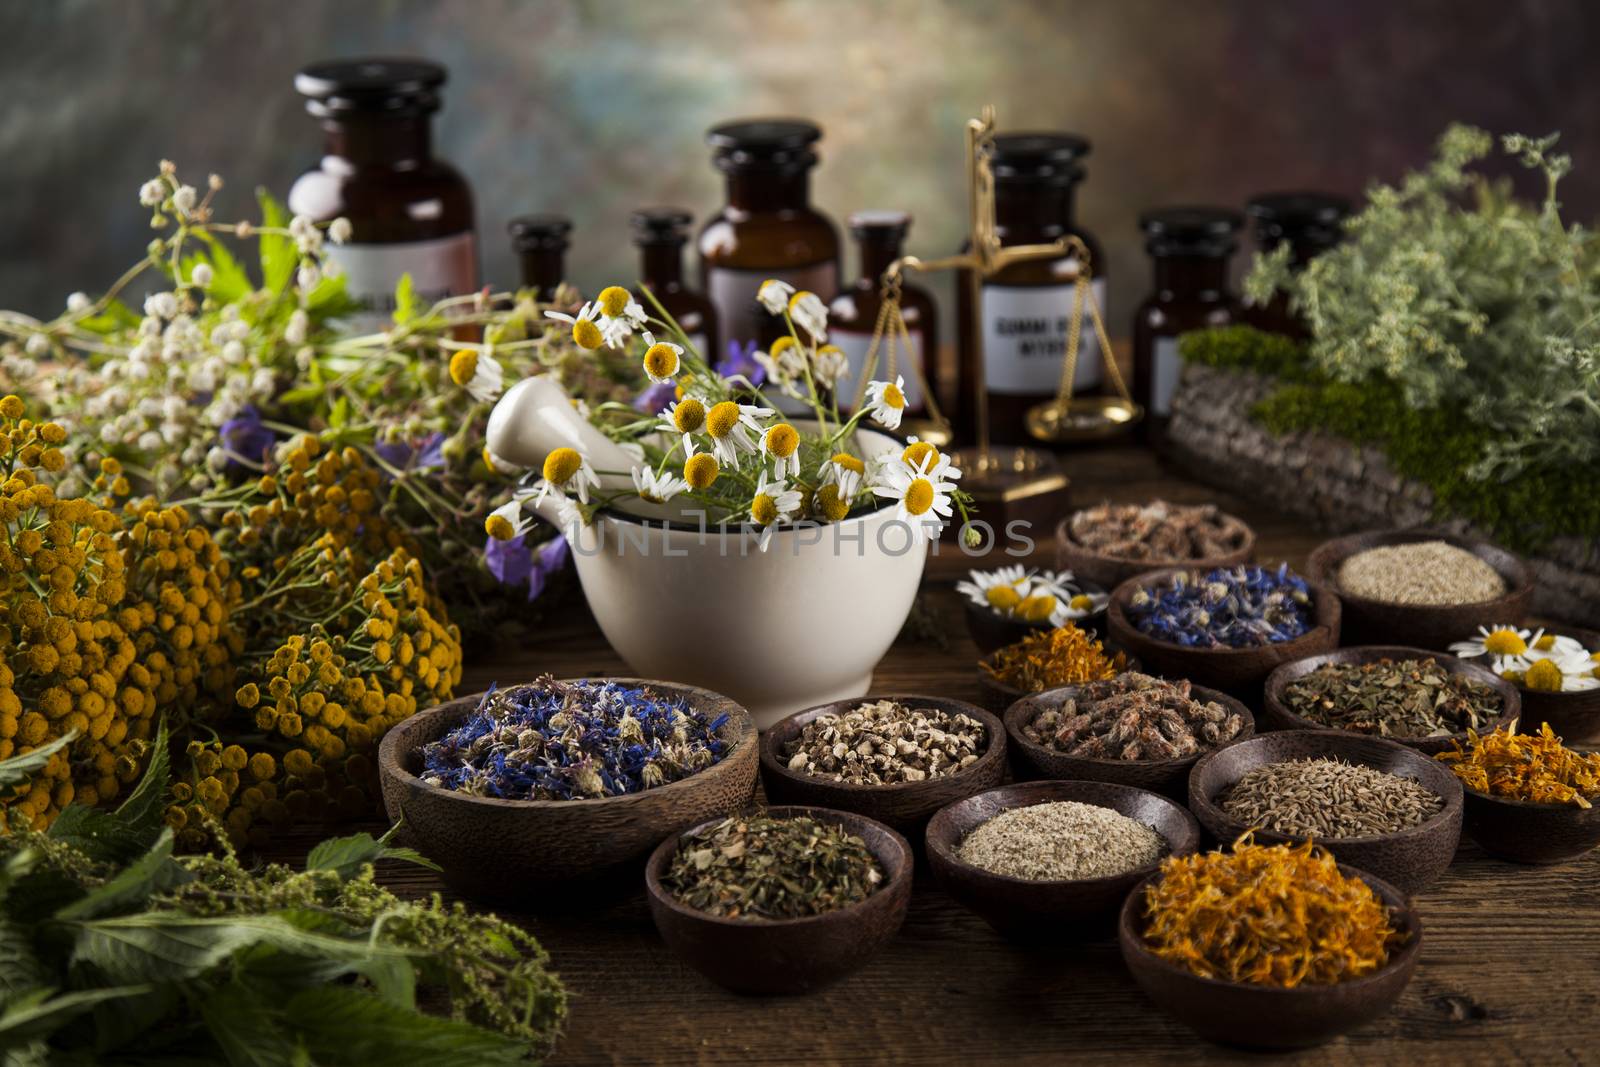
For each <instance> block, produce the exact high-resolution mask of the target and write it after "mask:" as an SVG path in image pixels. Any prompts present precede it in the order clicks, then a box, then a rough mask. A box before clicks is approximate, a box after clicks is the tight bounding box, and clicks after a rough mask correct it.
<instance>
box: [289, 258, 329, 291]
mask: <svg viewBox="0 0 1600 1067" xmlns="http://www.w3.org/2000/svg"><path fill="white" fill-rule="evenodd" d="M294 280H295V284H296V285H298V286H299V287H300V289H301V291H302V292H310V291H311V290H312V289H315V288H316V287H317V283H318V282H320V281H322V271H321V270H319V269H318V268H317V265H316V264H315V263H302V264H301V265H300V269H299V270H297V271H295V272H294Z"/></svg>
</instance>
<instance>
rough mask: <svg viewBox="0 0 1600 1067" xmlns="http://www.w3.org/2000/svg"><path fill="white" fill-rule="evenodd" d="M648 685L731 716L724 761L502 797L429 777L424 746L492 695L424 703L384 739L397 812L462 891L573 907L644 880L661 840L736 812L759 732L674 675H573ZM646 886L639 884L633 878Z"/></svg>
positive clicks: (388, 785) (747, 787)
mask: <svg viewBox="0 0 1600 1067" xmlns="http://www.w3.org/2000/svg"><path fill="white" fill-rule="evenodd" d="M569 680H570V681H585V682H595V681H617V682H622V683H624V684H626V685H629V686H641V685H647V686H649V687H651V688H652V689H655V690H658V691H659V692H661V693H662V694H663V695H666V696H669V697H677V696H681V697H686V698H688V700H689V701H691V702H692V703H693V705H694V706H695V707H696V708H699V709H702V710H704V711H706V712H707V713H710V714H712V715H722V714H726V715H727V716H728V721H727V723H726V724H725V725H724V726H723V727H722V731H721V736H722V737H724V738H727V739H728V740H729V741H731V742H732V745H731V746H730V748H729V749H728V751H727V753H726V754H725V755H724V756H723V758H722V759H721V760H720V761H719V762H718V763H716V764H714V765H712V766H711V767H708V768H706V769H705V770H703V771H701V772H699V773H698V774H694V775H691V776H690V777H688V778H683V779H680V780H678V781H676V782H670V783H668V784H666V785H661V786H657V787H655V788H654V789H646V790H644V791H643V792H640V793H631V794H628V795H626V796H618V797H602V798H599V799H594V800H502V799H499V798H497V797H477V796H468V795H467V794H465V793H458V792H455V791H454V790H450V789H441V788H439V787H438V786H432V785H428V784H427V783H426V782H424V781H423V780H422V779H421V778H420V777H418V771H420V770H421V768H422V749H423V746H424V745H426V744H428V743H429V742H430V741H435V740H438V739H439V738H440V737H442V736H443V735H444V734H445V733H447V732H448V731H450V730H451V729H453V728H455V727H456V726H459V725H460V724H461V723H462V722H463V721H465V720H466V719H467V717H468V716H469V715H471V714H472V713H473V712H474V711H476V710H477V708H478V704H479V703H480V701H481V700H482V694H481V693H480V694H478V695H477V696H470V697H464V698H462V699H460V700H453V701H451V702H450V703H448V704H441V705H439V706H438V707H434V708H429V709H427V710H426V711H420V712H418V713H417V714H415V715H413V716H411V717H410V718H409V719H406V720H405V721H404V722H402V723H400V724H399V725H398V726H396V727H394V729H392V730H390V731H389V732H388V733H387V734H385V735H384V738H383V743H382V744H381V745H380V746H379V748H378V774H379V778H380V780H381V782H382V785H383V803H384V807H385V809H386V810H387V811H388V815H389V819H390V820H391V821H394V822H400V823H403V824H404V827H405V829H404V833H405V834H406V835H407V837H408V840H409V841H410V842H411V843H413V844H415V845H416V847H417V848H418V849H419V850H420V851H421V852H422V853H423V854H424V855H425V856H427V857H428V858H430V859H432V860H433V861H434V862H435V863H437V864H439V866H440V868H441V869H442V874H443V877H444V880H445V882H447V883H448V884H449V885H450V887H451V888H452V889H454V890H456V891H457V892H459V893H461V894H463V895H464V896H470V897H476V898H480V899H497V900H501V901H507V902H509V903H514V904H515V905H516V906H517V907H518V908H519V909H523V910H526V909H530V908H535V907H538V906H539V905H540V904H542V903H544V902H545V901H546V900H547V899H548V900H549V901H550V902H551V903H556V902H558V901H560V902H563V903H570V902H572V901H573V900H579V899H583V898H584V897H586V896H587V895H588V894H589V893H590V892H591V891H593V890H594V889H595V888H597V887H601V886H605V885H607V884H609V883H618V882H622V881H624V880H625V879H626V880H631V878H632V877H637V871H638V868H639V865H640V863H641V862H642V861H643V860H644V858H645V857H646V856H648V855H649V853H650V850H651V849H652V848H654V847H655V846H656V844H657V843H658V842H660V840H661V839H662V838H663V837H666V836H668V835H671V834H673V833H675V832H677V831H679V830H682V829H683V828H684V827H687V826H693V825H695V824H696V823H701V822H704V821H706V820H707V819H710V818H713V817H720V816H723V815H727V814H730V813H732V812H735V811H738V810H740V809H741V808H743V807H744V806H745V805H746V804H748V803H749V801H750V798H751V795H752V794H753V793H754V791H755V782H756V764H757V759H756V729H755V724H754V723H752V722H751V721H750V714H749V712H747V711H745V709H744V708H742V707H740V706H739V705H738V704H735V703H734V702H733V701H731V700H729V699H728V698H727V697H724V696H720V695H718V694H716V693H712V692H709V691H708V690H705V689H696V688H695V687H693V686H687V685H678V684H676V683H674V682H654V681H644V680H641V679H636V678H614V679H613V678H607V679H569ZM634 884H637V883H634Z"/></svg>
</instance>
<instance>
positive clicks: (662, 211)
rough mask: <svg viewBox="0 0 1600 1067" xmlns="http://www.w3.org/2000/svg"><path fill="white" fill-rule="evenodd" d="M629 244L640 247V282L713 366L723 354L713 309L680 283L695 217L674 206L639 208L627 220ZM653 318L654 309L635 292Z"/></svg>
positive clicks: (703, 298)
mask: <svg viewBox="0 0 1600 1067" xmlns="http://www.w3.org/2000/svg"><path fill="white" fill-rule="evenodd" d="M630 221H631V223H632V225H633V243H634V244H635V245H637V246H638V247H639V281H640V282H641V283H642V284H643V286H644V288H646V289H649V290H650V295H651V296H653V297H655V299H656V300H657V301H658V302H659V303H660V304H661V306H662V307H663V308H665V309H666V312H667V314H669V315H671V316H672V317H673V319H674V320H676V322H677V323H678V326H679V327H680V328H681V329H682V330H683V332H684V333H685V334H686V335H687V336H688V338H689V343H690V344H691V345H693V346H694V349H695V351H696V352H699V353H700V356H701V358H703V359H705V360H706V361H707V362H709V363H711V364H713V365H715V364H716V363H717V362H718V361H719V360H721V359H722V358H723V356H724V355H725V353H724V352H722V351H721V350H720V349H719V348H718V343H719V336H718V330H717V309H716V308H714V307H712V306H711V301H710V300H709V299H707V298H706V297H705V296H704V295H703V294H701V293H697V292H695V291H694V290H693V289H690V288H689V287H688V286H687V285H685V284H684V281H683V247H684V245H686V244H688V243H689V227H690V226H691V225H693V223H694V216H693V215H690V214H689V213H688V212H687V211H684V210H682V209H681V208H675V207H656V208H643V209H641V210H639V211H635V212H634V213H633V215H632V217H631V219H630ZM637 295H638V298H639V300H640V302H641V303H642V304H643V305H644V309H645V311H646V312H648V313H649V314H650V315H651V316H652V317H654V316H655V314H656V310H655V308H654V307H653V306H651V304H650V302H649V300H647V299H646V298H645V294H644V293H642V292H641V293H638V294H637Z"/></svg>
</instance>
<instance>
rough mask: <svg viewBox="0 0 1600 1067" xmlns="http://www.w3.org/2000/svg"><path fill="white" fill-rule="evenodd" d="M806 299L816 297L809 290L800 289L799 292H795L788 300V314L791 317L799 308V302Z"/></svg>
mask: <svg viewBox="0 0 1600 1067" xmlns="http://www.w3.org/2000/svg"><path fill="white" fill-rule="evenodd" d="M807 297H811V298H812V299H816V297H815V296H814V295H813V294H812V293H811V292H810V290H807V289H801V290H800V291H799V292H797V293H795V294H794V295H793V296H791V297H790V298H789V314H791V315H793V314H794V313H795V310H796V309H797V308H798V307H799V306H800V302H801V301H802V300H804V299H806V298H807Z"/></svg>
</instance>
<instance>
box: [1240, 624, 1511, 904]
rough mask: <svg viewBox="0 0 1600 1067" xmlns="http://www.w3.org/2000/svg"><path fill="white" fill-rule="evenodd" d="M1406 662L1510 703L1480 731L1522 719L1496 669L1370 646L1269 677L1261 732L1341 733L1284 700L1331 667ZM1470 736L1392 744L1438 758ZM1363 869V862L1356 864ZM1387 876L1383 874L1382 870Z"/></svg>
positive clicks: (1285, 668) (1401, 647)
mask: <svg viewBox="0 0 1600 1067" xmlns="http://www.w3.org/2000/svg"><path fill="white" fill-rule="evenodd" d="M1384 659H1390V660H1402V659H1431V660H1434V661H1435V662H1437V663H1438V664H1439V665H1440V666H1441V667H1443V668H1444V669H1445V670H1447V671H1449V672H1450V673H1451V674H1459V675H1463V676H1465V677H1467V678H1471V679H1472V680H1473V681H1475V682H1482V683H1483V684H1484V685H1487V686H1489V687H1491V688H1493V689H1494V691H1495V692H1497V693H1499V694H1500V699H1501V700H1502V701H1504V705H1503V707H1502V710H1501V713H1500V714H1499V715H1498V716H1496V717H1495V718H1494V719H1491V720H1490V721H1489V724H1488V726H1487V727H1486V728H1485V729H1484V730H1483V731H1480V732H1483V733H1487V732H1488V731H1490V730H1493V729H1494V728H1495V727H1497V726H1500V725H1501V724H1503V723H1509V722H1511V721H1513V720H1514V719H1516V717H1517V715H1518V713H1519V711H1520V710H1521V707H1522V698H1521V696H1520V694H1519V693H1518V691H1517V687H1516V686H1515V685H1514V684H1512V683H1511V682H1508V681H1506V680H1505V679H1504V678H1501V677H1499V676H1497V675H1496V674H1495V673H1494V672H1493V671H1490V670H1488V669H1486V668H1483V667H1480V666H1478V665H1477V664H1475V663H1471V662H1468V661H1466V660H1461V659H1457V658H1456V657H1455V656H1452V655H1449V654H1447V653H1443V652H1429V651H1428V650H1427V649H1425V648H1407V647H1405V646H1404V645H1364V646H1362V647H1360V648H1341V649H1339V650H1338V651H1336V652H1325V653H1323V654H1322V655H1320V656H1307V657H1306V658H1305V659H1300V660H1295V661H1294V662H1293V663H1285V664H1284V665H1283V666H1281V667H1279V668H1277V669H1276V670H1274V671H1273V672H1272V673H1271V674H1270V675H1268V676H1267V684H1266V688H1265V691H1264V693H1263V695H1262V699H1261V728H1262V729H1263V730H1338V729H1339V728H1338V727H1336V726H1330V725H1329V724H1327V723H1325V722H1318V721H1317V720H1315V719H1308V718H1306V717H1305V716H1303V715H1296V714H1295V713H1294V712H1292V711H1290V710H1289V708H1288V706H1287V705H1286V704H1285V703H1284V701H1283V694H1284V691H1285V690H1286V689H1288V688H1289V685H1290V683H1292V682H1293V681H1294V680H1295V679H1297V678H1303V677H1305V676H1306V675H1308V674H1310V673H1311V672H1312V671H1314V670H1316V669H1317V668H1318V667H1321V666H1323V665H1325V664H1328V663H1376V662H1377V661H1378V660H1384ZM1339 732H1340V733H1347V734H1351V735H1352V736H1358V737H1366V736H1373V735H1367V734H1356V733H1355V731H1352V730H1339ZM1466 739H1467V732H1466V731H1465V730H1460V731H1458V732H1456V733H1453V734H1448V735H1446V736H1444V737H1390V738H1386V740H1389V741H1398V742H1399V743H1400V744H1402V745H1405V746H1406V747H1408V748H1414V749H1416V750H1417V751H1418V752H1425V753H1427V754H1428V755H1430V756H1431V755H1434V754H1435V753H1439V752H1447V751H1449V749H1450V747H1451V745H1452V743H1453V742H1455V741H1463V742H1464V741H1466ZM1356 866H1358V867H1359V866H1360V864H1359V863H1358V864H1356ZM1380 873H1381V872H1380Z"/></svg>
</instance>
